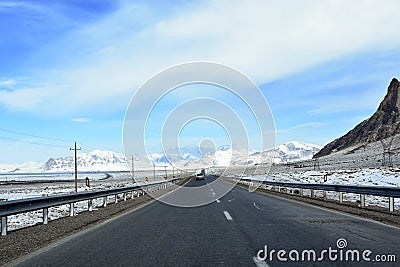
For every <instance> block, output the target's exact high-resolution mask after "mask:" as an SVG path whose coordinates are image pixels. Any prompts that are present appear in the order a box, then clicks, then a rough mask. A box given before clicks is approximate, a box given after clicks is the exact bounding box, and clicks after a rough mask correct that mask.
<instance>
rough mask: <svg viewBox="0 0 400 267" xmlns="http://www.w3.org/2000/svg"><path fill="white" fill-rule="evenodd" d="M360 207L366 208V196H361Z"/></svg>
mask: <svg viewBox="0 0 400 267" xmlns="http://www.w3.org/2000/svg"><path fill="white" fill-rule="evenodd" d="M360 205H361V207H362V208H365V195H364V194H360Z"/></svg>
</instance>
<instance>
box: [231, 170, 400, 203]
mask: <svg viewBox="0 0 400 267" xmlns="http://www.w3.org/2000/svg"><path fill="white" fill-rule="evenodd" d="M325 174H327V175H328V181H327V182H324V178H323V177H324V175H325ZM230 177H235V178H239V177H240V175H231V176H230ZM243 178H248V179H254V180H261V181H262V180H266V181H273V182H289V183H317V184H319V183H321V184H324V183H325V184H340V185H366V186H389V187H400V170H389V169H379V168H374V169H372V168H366V169H361V170H337V171H303V172H302V171H296V172H286V173H270V174H269V175H268V176H265V175H254V176H251V175H250V176H245V177H243ZM304 194H306V195H307V194H308V195H311V190H304ZM315 195H316V196H318V197H323V193H322V191H316V192H315ZM327 196H328V198H330V199H336V200H339V193H337V192H328V193H327ZM359 199H360V196H359V195H358V194H350V193H349V194H344V196H343V200H344V201H351V202H356V201H358V200H359ZM365 201H366V205H367V206H380V207H385V208H387V207H389V199H388V198H386V197H379V196H366V197H365ZM395 209H400V199H395Z"/></svg>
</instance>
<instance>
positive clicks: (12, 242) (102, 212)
mask: <svg viewBox="0 0 400 267" xmlns="http://www.w3.org/2000/svg"><path fill="white" fill-rule="evenodd" d="M189 179H190V178H187V179H184V180H182V181H181V182H180V183H179V185H182V184H185V183H186V182H187V181H188V180H189ZM165 192H166V191H163V192H161V191H160V194H162V193H165ZM151 200H153V197H151V196H149V195H144V196H141V197H135V198H134V199H130V198H129V199H127V200H126V201H123V200H122V201H120V202H119V203H118V204H110V203H109V204H108V205H107V207H101V208H98V209H95V210H93V211H91V212H87V211H85V212H82V213H79V214H78V215H76V216H74V217H64V218H60V219H57V220H53V221H49V223H48V224H47V225H43V224H38V225H35V226H31V227H27V228H22V229H19V230H15V231H11V232H9V233H8V234H7V236H0V243H1V245H0V265H3V264H5V265H4V266H10V264H7V263H8V262H10V261H12V260H14V259H17V258H19V257H22V256H24V255H26V254H28V253H31V252H33V251H35V250H38V249H40V248H43V247H45V246H46V245H49V244H50V243H53V242H55V241H58V240H60V239H62V238H64V237H67V236H70V235H72V234H75V233H77V232H80V231H82V230H84V229H86V228H88V227H93V226H95V225H97V224H99V223H102V222H105V221H107V220H109V219H110V218H112V217H115V216H117V215H120V214H123V213H125V212H128V211H129V210H132V209H134V208H138V207H140V206H141V205H143V204H145V203H147V202H149V201H151Z"/></svg>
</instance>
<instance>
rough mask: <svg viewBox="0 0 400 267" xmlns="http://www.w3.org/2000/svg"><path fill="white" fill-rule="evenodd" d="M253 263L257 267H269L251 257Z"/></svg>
mask: <svg viewBox="0 0 400 267" xmlns="http://www.w3.org/2000/svg"><path fill="white" fill-rule="evenodd" d="M253 261H254V263H255V264H256V266H257V267H269V265H268V264H267V263H266V262H265V261H262V260H260V259H259V258H257V257H253Z"/></svg>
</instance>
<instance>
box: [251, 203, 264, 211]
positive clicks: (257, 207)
mask: <svg viewBox="0 0 400 267" xmlns="http://www.w3.org/2000/svg"><path fill="white" fill-rule="evenodd" d="M253 206H254V207H255V208H256V209H258V210H263V209H262V208H260V207H259V206H257V205H256V202H254V205H253Z"/></svg>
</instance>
